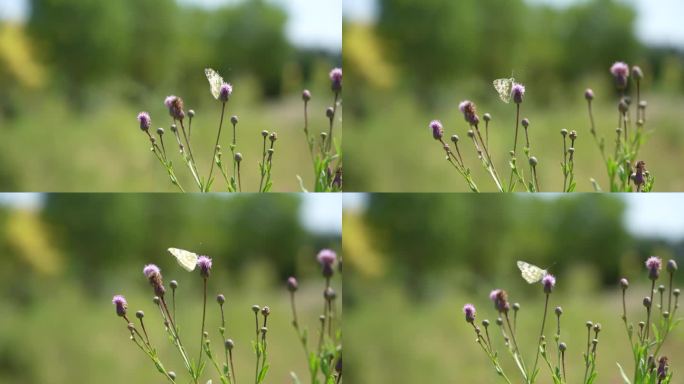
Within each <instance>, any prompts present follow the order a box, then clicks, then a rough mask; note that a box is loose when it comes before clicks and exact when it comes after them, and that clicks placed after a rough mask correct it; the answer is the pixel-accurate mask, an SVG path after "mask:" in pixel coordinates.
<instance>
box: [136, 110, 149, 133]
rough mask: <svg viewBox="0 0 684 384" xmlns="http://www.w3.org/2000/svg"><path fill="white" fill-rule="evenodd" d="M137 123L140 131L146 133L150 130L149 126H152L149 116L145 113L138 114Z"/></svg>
mask: <svg viewBox="0 0 684 384" xmlns="http://www.w3.org/2000/svg"><path fill="white" fill-rule="evenodd" d="M138 122H139V123H140V129H141V130H143V131H147V130H148V129H150V126H151V125H152V119H151V118H150V114H149V113H147V112H140V113H138Z"/></svg>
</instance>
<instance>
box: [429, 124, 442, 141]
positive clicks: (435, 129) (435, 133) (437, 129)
mask: <svg viewBox="0 0 684 384" xmlns="http://www.w3.org/2000/svg"><path fill="white" fill-rule="evenodd" d="M430 129H431V130H432V137H434V138H435V140H440V139H441V138H442V136H444V128H443V127H442V123H441V122H440V121H439V120H432V121H431V122H430Z"/></svg>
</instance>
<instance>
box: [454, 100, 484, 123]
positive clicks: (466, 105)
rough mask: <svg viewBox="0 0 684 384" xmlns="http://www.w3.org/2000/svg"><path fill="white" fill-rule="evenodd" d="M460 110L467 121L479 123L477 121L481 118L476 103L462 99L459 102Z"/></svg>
mask: <svg viewBox="0 0 684 384" xmlns="http://www.w3.org/2000/svg"><path fill="white" fill-rule="evenodd" d="M458 110H459V111H461V113H463V118H464V119H465V121H466V122H468V124H470V125H477V123H478V122H479V121H480V118H479V117H477V108H476V107H475V103H473V102H472V101H470V100H464V101H462V102H461V103H459V104H458Z"/></svg>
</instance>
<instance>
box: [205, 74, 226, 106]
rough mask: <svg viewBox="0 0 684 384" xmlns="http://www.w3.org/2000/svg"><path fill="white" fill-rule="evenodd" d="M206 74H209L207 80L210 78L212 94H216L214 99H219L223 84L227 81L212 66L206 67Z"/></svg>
mask: <svg viewBox="0 0 684 384" xmlns="http://www.w3.org/2000/svg"><path fill="white" fill-rule="evenodd" d="M204 74H205V75H207V80H209V90H210V91H211V95H212V96H214V99H216V100H218V98H219V92H220V90H221V85H223V84H224V83H225V81H223V77H221V75H219V74H218V72H216V71H214V70H213V69H211V68H204Z"/></svg>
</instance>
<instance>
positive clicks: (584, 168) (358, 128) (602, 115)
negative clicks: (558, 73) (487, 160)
mask: <svg viewBox="0 0 684 384" xmlns="http://www.w3.org/2000/svg"><path fill="white" fill-rule="evenodd" d="M589 84H591V83H589ZM480 85H481V84H480ZM456 89H457V90H459V91H458V92H457V91H451V92H447V94H445V95H443V97H441V98H440V99H439V100H440V101H439V102H438V103H437V104H436V106H435V107H434V108H427V107H423V105H424V103H421V102H419V101H418V100H417V99H416V98H414V97H412V96H409V95H408V94H406V93H405V92H401V91H394V92H389V91H388V92H387V94H386V95H384V96H383V97H375V96H369V97H367V98H366V99H364V100H363V107H360V109H361V110H363V112H362V113H354V111H355V109H353V108H351V107H350V106H349V105H348V108H347V111H348V113H347V115H346V116H345V119H346V123H347V124H346V125H347V128H348V129H347V130H346V131H345V150H346V154H347V155H348V156H347V157H348V159H347V172H346V173H347V174H348V175H349V176H348V177H347V180H346V185H345V190H347V191H374V192H389V191H405V192H444V191H467V190H468V188H467V185H466V184H465V182H464V181H463V179H462V177H461V176H460V175H458V174H457V173H456V171H455V170H454V169H453V168H452V167H451V165H449V164H448V163H447V162H446V161H445V160H444V155H443V150H442V148H441V147H440V145H439V143H437V142H436V141H435V140H434V139H433V138H432V135H431V133H430V131H429V129H428V128H427V127H428V123H429V122H430V121H431V120H433V119H439V120H441V121H442V123H443V124H444V126H445V132H444V135H445V139H446V138H448V137H450V136H451V135H452V134H458V135H459V136H460V137H461V142H460V143H459V147H460V148H461V151H462V153H463V157H464V160H465V163H466V166H468V167H469V168H470V169H471V170H472V171H473V173H474V175H475V181H476V183H477V184H478V186H479V187H480V190H482V191H494V190H495V185H494V183H493V181H492V180H491V179H490V178H489V176H488V175H487V174H486V171H485V170H484V169H483V168H482V166H481V165H480V164H479V161H478V160H477V158H476V155H475V150H474V149H473V147H472V143H470V142H469V141H467V140H468V137H467V135H466V130H467V125H466V123H465V122H464V121H463V116H462V114H461V113H460V112H459V111H458V103H459V101H461V100H464V99H467V98H470V99H471V100H473V101H474V102H475V103H476V104H477V106H478V112H479V113H480V115H482V114H483V113H485V112H490V113H491V114H492V116H493V119H492V122H491V125H490V127H489V130H490V135H491V136H490V139H489V140H490V146H491V148H492V151H491V152H492V154H493V160H494V163H495V166H496V167H497V169H498V170H499V173H500V174H502V175H505V176H502V177H503V178H504V179H506V181H508V174H509V171H508V164H507V161H508V156H509V155H508V152H509V151H510V150H511V149H512V143H513V136H514V134H513V133H514V127H515V126H514V123H515V105H514V104H509V105H506V104H503V103H501V102H500V101H498V98H497V97H496V94H495V93H494V91H493V90H490V89H489V88H487V89H486V90H487V91H491V92H487V93H484V94H483V95H481V97H476V96H473V93H470V94H468V93H466V92H463V91H460V90H461V89H462V88H460V87H459V88H456ZM466 89H467V87H466ZM476 89H478V90H479V91H480V93H482V92H483V90H482V87H476ZM564 91H567V92H568V93H567V94H570V95H577V97H576V98H574V99H572V100H574V101H571V102H570V101H568V102H560V101H556V102H551V103H548V105H544V106H541V105H542V104H543V100H541V97H540V96H536V95H535V94H534V90H532V89H528V90H527V95H526V101H525V102H524V103H523V104H522V107H521V118H523V117H527V118H529V120H530V122H531V124H530V128H529V132H530V141H531V147H532V153H533V155H535V156H536V157H537V159H538V160H539V165H538V167H537V171H538V174H539V183H540V189H541V191H547V192H548V191H560V190H561V189H562V185H563V176H562V173H561V167H560V163H561V161H562V140H561V135H560V130H561V129H562V128H566V129H568V130H573V129H574V130H576V131H577V133H578V141H577V143H576V145H575V149H576V152H575V156H576V165H575V179H576V181H577V190H578V191H592V190H593V189H592V185H591V183H590V182H589V179H590V178H595V179H596V180H597V181H598V182H599V184H600V185H601V186H602V187H603V188H604V190H605V189H606V188H607V184H608V182H607V174H606V171H605V168H604V166H603V163H602V161H601V157H600V152H599V150H598V148H597V146H596V145H595V143H594V141H593V138H592V136H591V135H590V133H589V118H588V115H587V107H586V102H585V101H584V99H583V98H582V96H581V95H582V94H583V92H584V88H582V87H581V86H576V87H573V89H569V90H564ZM595 91H596V95H597V98H596V100H595V102H594V113H595V118H596V124H597V131H598V132H599V134H600V135H602V136H603V137H605V139H606V145H607V146H606V148H608V149H609V150H612V148H613V143H614V135H615V126H616V125H617V111H616V108H615V106H614V104H613V102H614V98H613V97H612V96H610V97H608V96H607V95H608V94H610V92H609V91H602V90H595ZM565 98H566V99H567V95H566V96H565ZM644 99H646V100H648V111H647V118H648V122H647V128H648V130H650V131H652V133H651V135H650V137H649V138H648V141H647V143H646V145H645V146H644V147H643V148H642V151H641V154H640V156H639V157H640V159H643V160H645V161H646V164H647V169H648V170H649V171H650V172H651V173H652V174H653V175H655V178H656V181H655V190H656V191H681V190H683V189H684V177H682V175H683V173H682V171H681V167H680V166H679V164H682V162H684V151H682V150H681V149H682V148H683V147H684V131H683V130H682V122H684V110H682V109H681V108H680V106H681V104H682V102H684V97H682V96H681V95H668V94H662V93H650V94H646V95H645V96H644ZM554 100H558V99H554ZM560 100H562V99H560ZM535 105H537V106H535ZM521 134H522V128H521ZM518 140H519V143H518V145H519V146H520V145H521V144H520V143H521V141H520V140H524V136H520V137H519V138H518ZM525 161H526V160H525ZM523 165H524V166H525V168H524V170H525V173H526V174H528V173H529V172H528V169H527V164H526V162H523Z"/></svg>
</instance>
